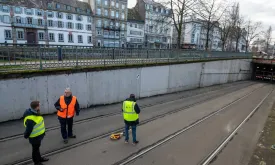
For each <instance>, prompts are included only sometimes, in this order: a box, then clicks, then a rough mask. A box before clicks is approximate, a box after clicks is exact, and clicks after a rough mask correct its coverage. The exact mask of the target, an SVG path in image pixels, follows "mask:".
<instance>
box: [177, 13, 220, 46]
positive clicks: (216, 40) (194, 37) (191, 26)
mask: <svg viewBox="0 0 275 165" xmlns="http://www.w3.org/2000/svg"><path fill="white" fill-rule="evenodd" d="M182 27H183V29H182V38H181V45H182V47H183V48H190V49H199V50H204V49H205V46H206V41H207V29H206V28H205V27H206V22H205V21H203V20H200V19H194V18H193V19H191V18H190V19H186V20H185V22H184V24H183V26H182ZM177 35H178V34H177V31H176V30H175V28H174V29H173V45H174V46H175V45H177ZM208 49H209V50H213V51H221V40H220V29H219V25H218V24H216V25H215V26H213V28H211V29H210V31H209V37H208Z"/></svg>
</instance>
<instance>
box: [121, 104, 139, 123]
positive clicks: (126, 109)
mask: <svg viewBox="0 0 275 165" xmlns="http://www.w3.org/2000/svg"><path fill="white" fill-rule="evenodd" d="M135 105H136V103H135V102H133V101H124V102H123V107H122V109H123V117H124V120H126V121H136V120H137V119H138V114H137V113H136V111H135Z"/></svg>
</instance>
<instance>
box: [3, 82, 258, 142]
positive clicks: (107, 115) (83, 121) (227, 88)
mask: <svg viewBox="0 0 275 165" xmlns="http://www.w3.org/2000/svg"><path fill="white" fill-rule="evenodd" d="M246 84H247V85H246ZM254 84H255V83H254V82H249V83H248V82H240V83H238V84H235V86H234V85H232V86H228V87H225V88H222V89H214V90H211V91H208V92H205V93H199V94H195V95H191V96H180V97H178V98H176V99H174V100H163V101H158V102H155V103H152V104H146V105H143V106H140V108H142V109H144V108H149V107H153V106H155V105H160V104H166V103H170V102H174V101H177V100H181V99H186V98H192V97H198V96H201V95H205V94H210V93H214V92H219V91H222V90H231V89H233V90H232V91H230V92H228V93H232V92H234V91H235V90H234V89H236V90H238V89H241V88H243V87H249V86H251V85H254ZM219 96H220V95H219ZM213 99H214V98H213ZM206 101H208V100H206ZM200 103H202V102H200ZM120 114H121V112H115V113H108V114H102V115H97V116H93V117H88V118H84V119H80V120H77V121H75V122H74V125H78V124H83V123H87V122H91V121H94V120H99V119H102V118H106V117H112V116H115V115H120ZM57 129H60V126H59V125H56V126H52V127H48V128H46V132H49V131H53V130H57ZM23 137H24V135H23V134H15V135H11V136H6V137H3V138H0V143H2V142H7V141H9V140H14V139H18V138H23Z"/></svg>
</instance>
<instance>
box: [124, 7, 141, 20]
mask: <svg viewBox="0 0 275 165" xmlns="http://www.w3.org/2000/svg"><path fill="white" fill-rule="evenodd" d="M127 21H136V22H143V23H144V20H143V19H142V18H141V16H140V15H139V13H138V11H137V10H136V9H134V8H133V9H128V18H127Z"/></svg>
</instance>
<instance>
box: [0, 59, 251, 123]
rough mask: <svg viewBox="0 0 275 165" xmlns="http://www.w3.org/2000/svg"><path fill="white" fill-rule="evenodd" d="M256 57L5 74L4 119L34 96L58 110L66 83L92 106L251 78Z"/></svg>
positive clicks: (0, 84)
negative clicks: (17, 76) (12, 76)
mask: <svg viewBox="0 0 275 165" xmlns="http://www.w3.org/2000/svg"><path fill="white" fill-rule="evenodd" d="M250 62H251V60H225V61H215V62H205V63H191V64H178V65H170V66H156V67H144V68H134V69H121V70H109V71H99V72H86V73H75V74H70V75H47V76H39V77H33V78H24V79H11V80H0V98H1V99H0V105H1V109H0V122H3V121H7V120H12V119H19V118H20V117H22V115H23V113H24V111H25V109H26V108H28V107H29V103H30V102H31V101H33V100H39V101H40V102H41V109H43V112H45V113H47V114H48V113H53V112H55V108H54V103H55V102H56V101H57V99H58V98H59V96H60V95H62V94H63V92H64V89H65V88H66V87H70V88H71V89H72V91H73V94H74V95H76V96H77V98H78V100H79V103H80V106H81V108H87V107H89V106H91V105H97V104H110V103H115V102H120V101H122V100H124V99H125V98H127V97H128V96H129V94H131V93H134V94H136V96H137V97H149V96H153V95H158V94H165V93H170V92H176V91H183V90H187V89H193V88H197V87H205V86H211V85H215V84H223V83H227V82H234V81H240V80H247V79H250V74H249V73H250V70H251V68H250Z"/></svg>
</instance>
